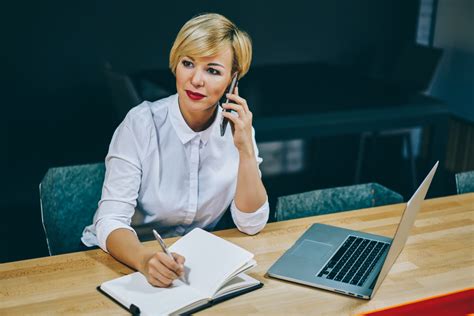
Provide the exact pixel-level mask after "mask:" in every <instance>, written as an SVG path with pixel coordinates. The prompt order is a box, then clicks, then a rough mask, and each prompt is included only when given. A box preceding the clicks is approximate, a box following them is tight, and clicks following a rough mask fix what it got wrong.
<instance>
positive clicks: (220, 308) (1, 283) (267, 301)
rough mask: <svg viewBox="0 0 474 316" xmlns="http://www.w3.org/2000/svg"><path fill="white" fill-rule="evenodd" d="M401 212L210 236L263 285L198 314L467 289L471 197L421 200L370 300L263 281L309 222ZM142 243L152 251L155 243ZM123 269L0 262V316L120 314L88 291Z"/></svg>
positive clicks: (357, 224) (339, 306)
mask: <svg viewBox="0 0 474 316" xmlns="http://www.w3.org/2000/svg"><path fill="white" fill-rule="evenodd" d="M403 208H404V205H403V204H397V205H392V206H382V207H377V208H371V209H364V210H358V211H351V212H344V213H338V214H330V215H324V216H317V217H308V218H303V219H298V220H293V221H285V222H279V223H272V224H269V225H267V227H266V228H265V229H264V230H263V231H262V232H261V233H260V234H258V235H256V236H246V235H243V234H241V233H239V232H238V231H236V230H226V231H220V232H217V233H216V234H217V235H219V236H221V237H224V238H226V239H228V240H230V241H232V242H233V243H235V244H238V245H240V246H242V247H244V248H246V249H248V250H250V251H252V252H253V253H255V255H256V260H257V262H258V266H257V267H256V268H255V269H254V270H253V271H252V272H251V273H250V275H251V276H253V277H255V278H257V279H259V280H261V281H262V282H263V283H265V286H264V287H263V288H262V289H260V290H257V291H255V292H252V293H249V294H246V295H243V296H240V297H237V298H234V299H232V300H229V301H227V302H224V303H222V304H219V305H217V306H215V307H213V308H211V309H207V310H205V311H203V312H202V314H209V315H210V314H214V315H222V314H226V313H227V314H229V313H232V314H245V315H248V314H288V313H292V314H303V313H307V314H312V315H314V314H327V315H347V314H355V313H359V312H363V311H368V310H372V309H376V308H381V307H386V306H389V305H394V304H399V303H402V302H406V301H410V300H415V299H419V298H423V297H428V296H432V295H437V294H441V293H447V292H451V291H455V290H460V289H464V288H467V287H470V286H473V285H474V251H473V250H474V223H473V222H474V193H470V194H464V195H457V196H449V197H444V198H437V199H431V200H427V201H425V203H424V204H423V207H422V210H421V212H420V214H419V215H418V218H417V220H416V222H415V227H414V228H413V230H412V233H411V236H410V237H409V239H408V242H407V245H406V246H405V249H404V250H403V252H402V253H401V254H400V257H399V258H398V260H397V262H396V263H395V265H394V266H393V267H392V270H391V271H390V273H389V275H388V276H387V278H386V279H385V281H384V282H383V284H382V286H381V287H380V289H379V291H378V292H377V293H376V295H375V297H374V298H373V299H372V300H370V301H366V300H360V299H356V298H352V297H348V296H343V295H339V294H335V293H332V292H327V291H324V290H319V289H315V288H311V287H307V286H302V285H297V284H293V283H289V282H284V281H280V280H276V279H271V278H268V277H266V276H265V272H266V271H267V269H268V268H269V267H270V265H271V264H273V262H275V260H277V259H278V257H280V256H281V254H282V253H283V252H284V251H285V250H286V249H288V248H289V247H290V246H291V245H292V244H293V242H294V241H295V240H296V239H297V238H298V237H299V236H300V235H301V234H302V233H303V232H304V231H305V230H306V229H307V228H308V227H309V226H310V225H311V224H312V223H315V222H320V223H325V224H330V225H337V226H341V227H345V228H350V229H358V230H362V231H366V232H370V233H375V234H380V235H385V236H393V234H394V233H395V229H396V226H397V224H398V222H399V218H400V215H401V212H402V210H403ZM174 240H175V238H174V239H168V240H167V243H168V244H170V243H172V242H174ZM146 246H147V247H153V248H157V245H156V243H155V242H148V243H146ZM130 272H132V270H130V269H129V268H127V267H126V266H124V265H122V264H120V263H118V262H117V261H115V260H114V259H113V258H112V257H110V256H109V255H108V254H106V253H104V252H102V251H101V250H91V251H85V252H79V253H73V254H68V255H61V256H55V257H47V258H40V259H33V260H25V261H19V262H12V263H5V264H2V265H0V315H12V314H18V315H25V314H31V313H34V314H38V313H39V314H41V313H43V314H68V313H84V314H101V315H103V314H126V312H125V310H123V309H122V308H121V307H119V306H118V305H116V304H115V303H113V302H112V301H111V300H109V299H108V298H106V297H105V296H103V295H101V294H99V293H98V292H97V291H96V286H97V285H99V284H100V283H102V282H104V281H106V280H110V279H113V278H116V277H119V276H121V275H123V274H128V273H130Z"/></svg>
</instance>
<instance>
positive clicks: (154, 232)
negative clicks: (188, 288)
mask: <svg viewBox="0 0 474 316" xmlns="http://www.w3.org/2000/svg"><path fill="white" fill-rule="evenodd" d="M153 235H155V238H156V241H158V243H159V244H160V246H161V249H162V250H163V251H164V252H165V253H166V254H167V255H168V257H170V258H171V259H172V260H173V261H176V260H175V259H174V257H173V255H172V254H171V252H170V251H169V250H168V247H166V244H165V242H164V241H163V239H161V236H160V234H158V232H157V231H156V230H154V229H153ZM179 279H180V280H181V281H182V282H183V283H184V284H188V285H189V283H188V282H187V281H186V278H185V273H184V275H183V276H181V277H179Z"/></svg>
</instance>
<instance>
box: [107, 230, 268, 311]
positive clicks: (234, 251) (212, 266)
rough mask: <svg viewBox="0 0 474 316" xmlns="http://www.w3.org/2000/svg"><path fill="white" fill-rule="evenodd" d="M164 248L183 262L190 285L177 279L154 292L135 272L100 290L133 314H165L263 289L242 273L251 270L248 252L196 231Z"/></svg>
mask: <svg viewBox="0 0 474 316" xmlns="http://www.w3.org/2000/svg"><path fill="white" fill-rule="evenodd" d="M169 250H170V251H172V252H176V253H179V254H181V255H183V256H184V257H185V258H186V262H185V264H184V266H185V271H186V279H187V281H188V283H189V284H185V283H183V282H181V281H180V280H179V279H178V280H175V281H173V284H172V285H171V286H170V287H169V288H158V287H154V286H152V285H150V284H149V283H148V281H147V280H146V278H145V277H144V276H143V275H142V274H141V273H139V272H135V273H132V274H129V275H126V276H123V277H120V278H117V279H114V280H111V281H107V282H104V283H102V284H101V285H100V286H99V290H100V291H101V292H103V293H105V294H106V295H107V296H109V297H111V298H112V299H114V300H115V301H117V302H118V303H120V304H121V305H123V306H124V307H125V308H127V309H128V310H129V311H130V312H131V313H132V314H137V313H140V314H141V315H168V314H181V313H190V312H196V311H198V310H201V309H204V308H206V307H209V306H212V305H214V304H217V303H219V302H221V301H224V300H226V299H229V298H232V297H235V296H237V295H240V294H243V293H247V292H250V291H252V290H255V289H258V288H260V287H262V286H263V284H262V283H260V282H259V281H258V280H256V279H254V278H251V277H249V276H248V275H246V274H245V273H243V272H244V271H247V270H248V269H250V268H252V267H254V266H256V261H255V260H253V254H252V253H250V252H248V251H247V250H245V249H242V248H240V247H239V246H236V245H234V244H232V243H231V242H228V241H226V240H224V239H222V238H219V237H217V236H215V235H213V234H211V233H208V232H206V231H204V230H202V229H200V228H195V229H193V230H192V231H191V232H189V233H188V234H187V235H185V236H183V237H182V238H180V239H179V240H178V241H176V242H175V243H174V244H173V245H172V246H171V247H170V248H169Z"/></svg>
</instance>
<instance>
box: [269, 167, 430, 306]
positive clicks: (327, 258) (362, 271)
mask: <svg viewBox="0 0 474 316" xmlns="http://www.w3.org/2000/svg"><path fill="white" fill-rule="evenodd" d="M438 163H439V162H436V164H435V165H434V167H433V168H432V169H431V171H430V173H429V174H428V175H427V176H426V178H425V180H423V183H421V185H420V186H419V187H418V189H417V190H416V192H415V193H414V194H413V196H412V197H411V199H410V201H408V203H407V204H406V207H405V210H404V212H403V215H402V218H401V220H400V223H399V225H398V229H397V232H396V233H395V236H394V238H393V239H391V238H387V237H383V236H378V235H373V234H368V233H364V232H360V231H355V230H349V229H344V228H339V227H334V226H329V225H323V224H313V225H312V226H311V227H310V228H309V229H308V230H307V231H306V232H305V233H304V234H303V235H302V236H301V237H300V238H299V239H298V240H297V241H296V243H295V244H294V245H293V246H292V247H291V248H290V249H288V250H287V251H286V252H285V254H284V255H283V256H281V257H280V259H278V260H277V261H276V262H275V263H274V264H273V266H272V267H271V268H270V269H269V270H268V275H269V276H271V277H275V278H279V279H283V280H287V281H292V282H297V283H302V284H305V285H309V286H314V287H318V288H322V289H325V290H329V291H333V292H337V293H341V294H346V295H351V296H355V297H358V298H363V299H370V298H372V297H373V295H374V294H375V292H376V291H377V289H378V288H379V286H380V284H381V283H382V281H383V280H384V278H385V276H386V275H387V273H388V271H389V270H390V268H391V267H392V265H393V263H394V262H395V260H397V258H398V255H399V254H400V252H401V251H402V249H403V247H404V246H405V243H406V241H407V238H408V235H409V234H410V230H411V228H412V226H413V223H414V222H415V218H416V215H417V213H418V211H419V210H420V206H421V203H422V202H423V200H424V199H425V196H426V192H427V191H428V188H429V187H430V184H431V180H432V179H433V176H434V174H435V172H436V169H437V168H438Z"/></svg>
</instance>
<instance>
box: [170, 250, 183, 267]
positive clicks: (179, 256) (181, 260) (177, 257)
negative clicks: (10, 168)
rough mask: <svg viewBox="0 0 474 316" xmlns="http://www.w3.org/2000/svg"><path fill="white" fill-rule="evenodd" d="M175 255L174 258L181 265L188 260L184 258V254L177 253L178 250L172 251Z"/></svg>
mask: <svg viewBox="0 0 474 316" xmlns="http://www.w3.org/2000/svg"><path fill="white" fill-rule="evenodd" d="M171 254H172V255H173V258H174V260H175V261H176V262H177V263H178V264H180V265H184V262H185V261H186V258H184V257H183V256H182V255H180V254H178V253H176V252H172V253H171Z"/></svg>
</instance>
